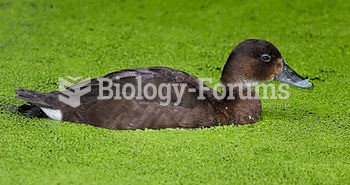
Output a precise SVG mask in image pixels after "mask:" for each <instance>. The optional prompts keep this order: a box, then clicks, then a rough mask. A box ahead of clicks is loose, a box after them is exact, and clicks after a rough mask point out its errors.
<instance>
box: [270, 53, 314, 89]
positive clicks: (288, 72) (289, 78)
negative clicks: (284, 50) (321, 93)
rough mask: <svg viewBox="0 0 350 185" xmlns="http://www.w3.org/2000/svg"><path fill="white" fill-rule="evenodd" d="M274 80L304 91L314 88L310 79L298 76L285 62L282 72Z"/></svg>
mask: <svg viewBox="0 0 350 185" xmlns="http://www.w3.org/2000/svg"><path fill="white" fill-rule="evenodd" d="M274 80H277V81H280V82H284V83H287V84H290V85H293V86H296V87H299V88H304V89H311V88H313V86H314V85H313V84H312V83H311V82H309V80H308V79H306V78H303V77H301V76H300V75H298V74H297V73H296V72H295V71H294V70H293V69H292V68H290V67H289V66H288V64H287V63H286V62H285V61H284V60H283V69H282V72H281V73H280V74H279V75H277V76H276V77H275V78H274Z"/></svg>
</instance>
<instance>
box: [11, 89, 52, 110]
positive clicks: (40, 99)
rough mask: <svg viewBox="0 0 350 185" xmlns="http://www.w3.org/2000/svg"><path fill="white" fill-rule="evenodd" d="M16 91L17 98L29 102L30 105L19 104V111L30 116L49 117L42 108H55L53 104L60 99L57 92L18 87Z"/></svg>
mask: <svg viewBox="0 0 350 185" xmlns="http://www.w3.org/2000/svg"><path fill="white" fill-rule="evenodd" d="M15 93H16V94H17V96H16V98H19V99H23V100H25V101H27V102H28V103H29V105H28V104H23V105H21V106H19V107H18V108H17V111H18V112H19V113H22V114H24V115H26V116H29V117H47V116H46V114H45V113H44V112H43V110H42V109H41V108H50V109H53V108H54V106H53V105H55V102H57V101H58V98H57V94H55V93H41V92H37V91H33V90H29V89H18V90H16V91H15Z"/></svg>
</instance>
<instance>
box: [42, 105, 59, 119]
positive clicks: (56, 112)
mask: <svg viewBox="0 0 350 185" xmlns="http://www.w3.org/2000/svg"><path fill="white" fill-rule="evenodd" d="M40 108H41V110H43V111H44V112H45V114H46V115H47V116H48V117H49V118H51V119H55V120H62V112H61V111H60V110H59V109H57V110H54V109H48V108H43V107H40Z"/></svg>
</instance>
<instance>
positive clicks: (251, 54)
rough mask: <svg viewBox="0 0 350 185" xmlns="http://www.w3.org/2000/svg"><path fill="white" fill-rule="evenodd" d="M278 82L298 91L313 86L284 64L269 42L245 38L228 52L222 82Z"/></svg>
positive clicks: (279, 54)
mask: <svg viewBox="0 0 350 185" xmlns="http://www.w3.org/2000/svg"><path fill="white" fill-rule="evenodd" d="M271 80H277V81H281V82H284V83H287V84H290V85H293V86H296V87H299V88H307V89H310V88H312V87H313V85H312V83H310V82H309V81H308V80H307V79H306V78H303V77H301V76H300V75H298V74H297V73H296V72H295V71H294V70H293V69H291V68H290V67H289V66H288V64H287V63H286V62H285V61H284V59H283V57H282V55H281V53H280V52H279V51H278V49H277V48H276V47H275V46H274V45H273V44H271V43H270V42H268V41H265V40H257V39H247V40H245V41H243V42H241V43H240V44H238V45H237V46H236V47H235V48H234V49H233V51H232V52H231V54H230V56H229V58H228V59H227V62H226V64H225V66H224V69H223V72H222V76H221V81H222V83H223V84H224V85H227V84H229V83H231V84H235V83H244V84H245V83H253V84H254V83H257V82H264V81H271Z"/></svg>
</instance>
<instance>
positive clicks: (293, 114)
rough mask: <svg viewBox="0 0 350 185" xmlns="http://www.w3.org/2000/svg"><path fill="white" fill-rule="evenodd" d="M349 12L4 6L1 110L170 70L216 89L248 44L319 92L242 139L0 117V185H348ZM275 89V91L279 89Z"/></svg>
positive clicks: (337, 7) (300, 4) (297, 99)
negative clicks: (79, 86) (233, 54)
mask: <svg viewBox="0 0 350 185" xmlns="http://www.w3.org/2000/svg"><path fill="white" fill-rule="evenodd" d="M349 20H350V2H349V1H340V0H339V1H321V0H319V1H316V0H311V1H295V2H289V1H277V0H276V1H274V0H268V1H244V2H243V1H192V2H187V1H183V2H173V1H160V0H159V1H157V0H152V1H142V2H139V1H104V0H103V1H82V0H77V1H51V0H49V1H10V0H0V84H1V85H0V104H1V105H9V104H12V105H21V104H22V103H23V101H20V100H17V99H15V98H14V96H15V94H14V90H16V89H17V88H20V87H24V88H29V89H34V90H37V91H44V92H48V91H53V90H57V85H58V84H57V81H58V77H64V76H85V77H98V76H101V75H104V74H106V73H109V72H112V71H116V70H121V69H125V68H135V67H146V66H159V65H160V66H167V67H172V68H176V69H179V70H183V71H186V72H188V73H191V74H193V75H195V76H197V77H212V78H214V79H216V80H217V81H216V82H218V81H219V77H220V74H221V69H222V67H223V65H224V63H225V61H226V58H227V56H228V54H229V53H230V51H231V50H232V48H233V47H234V46H235V45H236V44H238V43H239V42H241V41H242V40H244V39H246V38H260V39H266V40H268V41H270V42H272V43H274V44H275V45H276V46H277V47H278V48H279V50H280V51H281V53H282V55H283V56H284V58H285V59H286V61H287V62H288V64H289V65H290V66H291V67H292V68H293V69H295V70H296V71H297V72H298V73H299V74H301V75H302V76H307V77H308V78H309V79H311V80H312V82H313V83H314V85H315V88H314V89H313V90H303V89H297V88H294V87H291V89H290V93H291V97H290V98H289V99H287V100H262V105H263V119H262V120H261V121H260V122H258V123H256V124H254V125H249V126H238V127H236V126H222V127H214V128H209V129H195V130H177V129H175V130H173V129H167V130H146V131H112V130H106V129H101V128H95V127H92V126H86V125H78V124H72V123H68V122H58V121H54V120H50V119H31V118H27V117H24V116H21V115H18V114H13V113H11V112H10V111H3V113H1V114H0V184H350V170H349V169H350V132H349V129H350V124H349V122H350V116H349V115H350V106H349V102H350V96H349V90H350V88H349V86H348V84H349V82H350V80H349V78H350V76H349V71H350V67H349V66H350V65H349V58H350V48H349V45H350V44H349V43H350V21H349ZM276 83H278V82H276Z"/></svg>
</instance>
